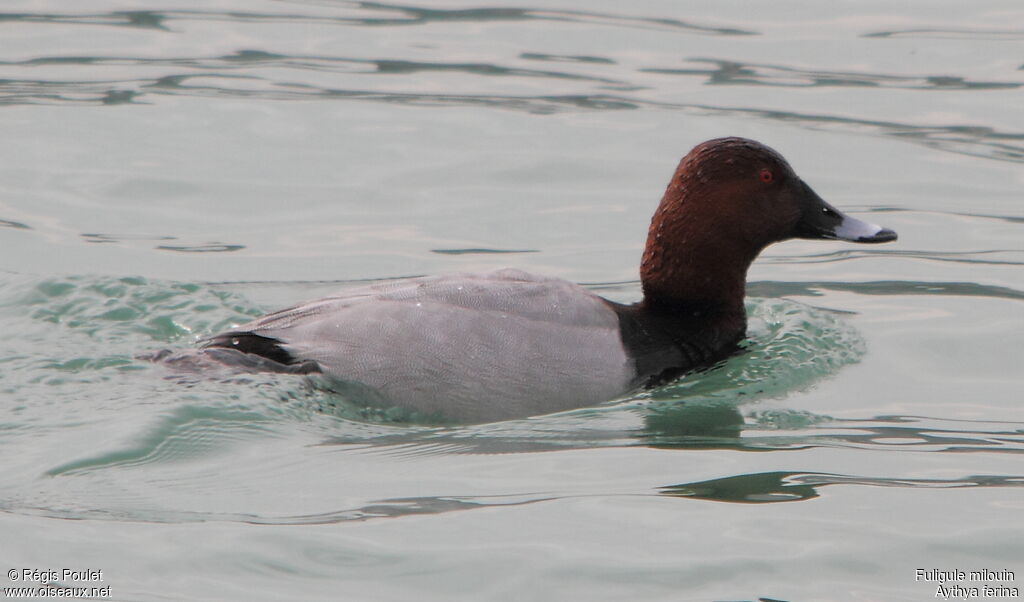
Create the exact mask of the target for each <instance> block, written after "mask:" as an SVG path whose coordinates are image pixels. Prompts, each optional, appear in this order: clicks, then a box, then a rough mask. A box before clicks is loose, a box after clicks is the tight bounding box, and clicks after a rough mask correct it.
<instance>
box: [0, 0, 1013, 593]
mask: <svg viewBox="0 0 1024 602" xmlns="http://www.w3.org/2000/svg"><path fill="white" fill-rule="evenodd" d="M1022 86H1024V7H1022V6H1021V5H1020V4H1019V3H1018V2H1015V1H1011V0H1007V1H997V0H986V1H982V2H974V3H962V2H920V3H904V4H902V5H897V6H893V5H892V3H885V2H863V3H813V2H789V3H765V4H756V5H752V4H749V3H741V2H720V3H706V4H703V3H690V2H667V1H655V0H650V1H643V2H638V3H629V4H625V3H614V2H581V1H579V0H566V1H564V2H558V3H551V2H548V3H542V4H534V5H521V4H509V3H506V2H497V1H494V2H492V1H489V0H476V1H475V2H469V3H467V2H465V1H453V2H445V3H439V2H420V3H417V4H387V3H373V2H343V1H338V2H334V1H327V0H325V1H269V0H262V1H256V2H241V1H240V0H219V1H215V2H199V1H190V0H169V1H168V2H165V3H157V2H145V3H132V2H112V1H111V2H108V1H106V0H98V1H93V2H88V3H84V2H71V1H69V0H65V1H28V0H9V1H8V2H5V3H4V4H3V5H2V6H0V132H2V135H0V249H2V251H3V252H2V254H0V328H2V329H3V332H4V333H5V337H4V340H5V341H6V345H5V346H4V350H3V351H2V352H0V458H2V460H0V568H3V569H5V571H10V570H12V569H14V570H15V571H16V573H15V574H14V576H15V577H17V579H15V580H11V579H10V577H11V574H8V576H7V579H8V581H4V582H2V583H0V586H2V587H14V586H38V585H44V584H45V583H38V582H31V581H26V579H25V576H24V574H23V573H21V571H22V570H24V569H30V570H31V569H38V570H57V571H60V570H61V569H64V568H70V569H85V568H92V569H101V570H102V571H103V573H102V581H101V582H96V583H86V582H77V581H72V582H68V581H67V580H64V581H61V580H59V579H58V580H56V581H55V582H54V583H55V584H57V585H73V586H81V585H100V586H109V590H108V592H107V594H108V595H107V597H106V598H105V599H114V600H147V601H160V600H179V599H201V600H280V599H305V600H407V599H420V600H582V599H587V600H613V599H614V600H620V599H645V600H759V599H765V600H790V601H795V600H883V601H889V600H925V599H929V600H930V599H935V598H936V596H937V594H941V590H938V589H937V588H939V587H940V586H943V587H947V588H949V587H951V586H957V587H961V588H965V589H968V591H969V588H972V587H976V588H979V590H978V596H977V597H985V590H983V589H981V588H983V587H990V588H999V587H1002V588H1004V589H1005V591H1004V590H995V589H993V591H1000V592H1003V595H1002V596H1001V599H1013V597H1012V594H1010V593H1006V592H1009V591H1011V590H1012V588H1017V591H1018V592H1019V591H1020V590H1021V589H1022V588H1024V560H1022V559H1024V543H1022V541H1024V538H1022V536H1024V522H1022V519H1021V515H1022V511H1024V495H1022V493H1024V490H1022V489H1021V487H1022V486H1024V464H1022V460H1021V458H1022V456H1021V454H1022V453H1024V409H1022V404H1021V401H1022V391H1024V387H1022V385H1024V370H1022V360H1021V358H1022V357H1024V354H1022V351H1024V349H1022V343H1021V341H1022V340H1024V319H1022V318H1024V314H1022V301H1024V280H1022V270H1021V263H1022V261H1024V245H1022V231H1021V225H1022V224H1024V212H1022V210H1021V207H1022V204H1021V201H1022V193H1021V190H1022V189H1024V169H1022V167H1024V119H1022V113H1021V106H1024V103H1022V100H1024V97H1022V95H1021V88H1022ZM723 135H741V136H747V137H751V138H755V139H758V140H761V141H763V142H765V143H766V144H768V145H770V146H772V147H774V148H776V149H777V150H779V151H780V152H782V153H783V154H784V155H785V156H786V157H787V158H788V159H789V160H790V162H791V163H792V164H793V165H794V167H795V168H796V170H797V172H798V173H800V174H801V175H802V176H803V177H804V178H805V179H806V180H807V181H808V182H809V183H810V184H811V185H812V186H813V187H814V188H815V190H816V191H817V192H819V193H820V194H821V195H822V196H823V197H824V198H826V199H827V200H829V201H830V202H831V203H833V204H834V205H836V206H838V207H841V208H843V209H844V210H848V211H849V212H850V213H852V214H854V215H856V216H858V217H862V218H865V219H868V220H869V221H873V222H877V223H881V224H884V225H886V226H888V227H891V228H893V229H895V230H896V231H898V232H899V234H900V239H899V241H898V242H896V243H893V244H889V245H883V246H871V247H864V246H857V245H849V244H844V243H837V242H822V241H791V242H787V243H783V244H780V245H777V246H774V247H772V248H770V249H769V250H768V251H767V252H766V253H765V254H764V255H763V256H762V257H761V259H760V260H759V261H758V262H757V263H756V264H755V265H754V267H753V268H752V269H751V272H750V281H751V284H750V287H749V290H748V295H749V296H750V298H749V300H748V304H747V308H748V312H749V315H750V322H751V327H750V339H749V341H748V343H747V349H746V353H744V354H743V355H740V356H737V357H735V358H732V359H730V360H729V361H727V362H725V363H723V364H722V365H720V366H717V367H716V368H714V369H712V370H710V371H707V372H704V373H700V374H694V375H689V376H687V377H685V378H683V379H682V380H680V381H678V382H675V383H672V384H670V385H668V386H666V387H663V388H661V389H658V390H654V391H650V392H645V393H640V394H636V395H633V396H630V397H627V398H624V399H621V400H617V401H614V402H612V403H609V404H604V405H601V406H599V407H596V408H591V409H584V410H579V411H575V412H568V413H563V414H558V415H551V416H541V417H531V418H524V419H522V420H514V421H507V422H501V423H492V424H483V425H469V426H460V425H447V426H436V425H428V424H420V423H415V422H413V423H410V422H408V420H407V418H408V417H403V416H399V415H395V414H394V413H389V412H385V411H375V410H368V409H366V408H363V407H361V406H359V405H358V404H354V403H352V402H351V400H348V399H344V398H341V397H339V396H338V395H337V394H335V393H332V392H330V391H328V390H326V389H325V388H324V387H322V386H321V385H322V383H319V382H318V381H317V380H315V379H312V380H311V379H307V378H305V377H298V376H286V375H254V376H249V377H245V378H243V379H237V380H234V381H228V382H224V381H221V380H207V379H199V378H188V377H184V376H182V375H175V374H172V373H169V372H168V371H167V370H166V369H164V368H162V367H161V366H158V365H153V364H151V363H149V362H146V361H143V360H140V359H137V356H138V355H139V354H143V353H147V352H153V351H157V350H160V349H165V348H171V349H175V348H187V347H189V346H191V345H193V344H194V343H195V341H196V340H197V339H199V338H201V337H202V336H204V335H208V334H211V333H213V332H216V331H218V330H219V329H223V328H225V327H226V326H228V325H230V324H236V323H240V322H242V321H245V320H247V319H250V318H251V317H252V316H257V315H260V314H261V313H262V312H265V311H268V310H272V309H275V308H279V307H282V306H284V305H287V304H290V303H293V302H296V301H300V300H304V299H309V298H313V297H316V296H318V295H322V294H327V293H331V292H334V291H337V290H339V289H345V288H348V287H354V286H359V285H363V284H365V283H366V282H373V281H378V280H383V279H388V278H397V277H405V276H415V275H422V274H435V273H444V272H453V271H483V270H489V269H495V268H500V267H506V266H513V267H518V268H522V269H527V270H530V271H535V272H538V273H543V274H548V275H553V276H558V277H563V278H566V279H569V280H573V281H577V282H581V283H584V284H586V285H588V286H590V287H591V288H593V289H594V290H595V291H597V292H598V293H599V294H602V295H605V296H607V297H609V298H611V299H614V300H616V301H621V302H629V301H633V300H636V299H637V298H638V297H639V295H640V285H639V282H638V280H637V266H638V264H639V258H640V252H641V249H642V245H643V243H644V240H645V236H646V227H647V223H648V221H649V219H650V215H651V213H652V212H653V210H654V207H655V206H656V204H657V201H658V199H659V198H660V195H661V193H662V191H663V189H664V186H665V183H666V182H667V179H668V177H669V175H670V174H671V172H672V170H673V169H674V167H675V164H676V162H677V161H678V159H679V157H680V156H682V155H683V154H684V153H685V152H686V151H687V150H689V148H690V147H692V146H693V145H694V144H696V143H698V142H700V141H702V140H705V139H708V138H712V137H717V136H723ZM981 569H988V570H992V571H1013V572H1014V575H1013V576H1012V577H1007V576H1006V575H1005V573H1004V574H1002V576H1000V577H998V578H993V579H988V580H980V581H979V580H973V581H972V580H971V579H970V578H969V577H965V578H963V579H952V580H951V579H946V580H945V583H940V582H939V580H938V579H936V578H935V577H934V573H931V574H929V573H927V571H935V570H942V571H958V570H961V571H965V572H968V573H969V571H972V570H974V571H977V570H981ZM919 571H925V573H923V574H922V573H920V572H919ZM922 575H923V576H922ZM0 581H2V580H0ZM4 592H5V595H8V592H9V590H4ZM947 593H949V590H947ZM939 597H940V598H941V597H942V596H941V595H939ZM1017 597H1018V598H1019V597H1020V596H1019V594H1018V596H1017ZM988 598H989V599H996V598H999V596H996V595H994V594H993V595H989V596H988Z"/></svg>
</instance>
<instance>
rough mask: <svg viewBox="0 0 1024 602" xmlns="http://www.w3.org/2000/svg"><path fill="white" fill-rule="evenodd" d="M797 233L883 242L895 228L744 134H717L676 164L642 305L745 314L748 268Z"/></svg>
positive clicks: (657, 217) (651, 247)
mask: <svg viewBox="0 0 1024 602" xmlns="http://www.w3.org/2000/svg"><path fill="white" fill-rule="evenodd" d="M792 238H807V239H813V238H819V239H831V240H845V241H850V242H857V243H881V242H888V241H892V240H896V233H895V232H893V231H892V230H889V229H888V228H883V227H881V226H877V225H875V224H871V223H868V222H865V221H862V220H859V219H856V218H853V217H850V216H849V215H846V214H844V213H843V212H841V211H839V210H838V209H836V208H835V207H833V206H832V205H830V204H828V203H826V202H825V201H824V200H823V199H822V198H821V197H820V196H818V195H817V194H816V193H815V192H814V190H812V189H811V187H810V186H808V185H807V184H806V183H805V182H804V181H803V180H802V179H800V177H799V176H797V175H796V173H795V172H794V171H793V168H792V167H790V165H789V163H788V162H787V161H786V160H785V159H784V158H783V157H782V155H780V154H779V153H777V152H775V151H774V150H772V149H770V148H768V147H767V146H765V145H763V144H761V143H759V142H755V141H753V140H748V139H745V138H718V139H715V140H709V141H707V142H704V143H701V144H699V145H697V146H696V147H694V149H693V150H691V151H690V152H689V153H688V154H687V155H686V156H685V157H683V159H682V160H681V161H680V162H679V167H678V168H677V169H676V172H675V174H673V176H672V180H671V182H669V185H668V188H667V189H666V190H665V195H664V196H663V197H662V199H661V204H660V205H659V206H658V209H657V211H656V212H655V214H654V217H653V219H652V220H651V226H650V230H649V232H648V237H647V246H646V248H645V250H644V255H643V261H642V263H641V267H640V276H641V282H642V283H643V289H644V304H645V305H647V306H650V307H659V306H663V307H673V308H678V307H683V308H695V309H699V310H700V311H716V310H719V311H729V312H734V313H735V312H740V313H742V312H743V296H744V289H745V284H746V274H747V269H748V268H749V267H750V264H751V263H752V262H753V261H754V259H755V258H756V257H757V255H758V254H759V253H760V252H761V251H762V250H763V249H764V248H765V247H767V246H768V245H770V244H772V243H775V242H779V241H783V240H788V239H792Z"/></svg>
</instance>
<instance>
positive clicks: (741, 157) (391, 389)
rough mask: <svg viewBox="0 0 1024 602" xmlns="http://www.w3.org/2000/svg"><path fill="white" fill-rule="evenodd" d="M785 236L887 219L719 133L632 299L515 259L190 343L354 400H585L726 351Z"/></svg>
mask: <svg viewBox="0 0 1024 602" xmlns="http://www.w3.org/2000/svg"><path fill="white" fill-rule="evenodd" d="M791 238H822V239H835V240H846V241H851V242H860V243H880V242H888V241H892V240H895V239H896V233H895V232H893V231H892V230H889V229H886V228H882V227H881V226H877V225H874V224H870V223H867V222H864V221H861V220H858V219H855V218H852V217H850V216H848V215H845V214H843V213H841V212H840V211H839V210H837V209H835V208H834V207H832V206H831V205H829V204H828V203H826V202H825V201H824V200H822V199H821V197H819V196H818V195H817V194H815V192H814V191H813V190H811V188H810V187H809V186H808V185H807V184H805V183H804V181H803V180H801V179H800V178H799V177H798V176H797V175H796V173H794V171H793V169H792V168H791V167H790V166H789V163H787V162H786V160H785V159H784V158H783V157H782V156H781V155H780V154H779V153H777V152H775V151H774V150H772V149H770V148H768V147H767V146H764V145H763V144H760V143H758V142H755V141H753V140H747V139H743V138H719V139H715V140H709V141H707V142H704V143H702V144H699V145H697V146H696V147H695V148H694V149H693V150H691V151H690V152H689V153H688V154H687V155H686V156H685V157H683V159H682V160H681V161H680V163H679V166H678V168H677V169H676V171H675V173H674V174H673V176H672V180H671V181H670V182H669V184H668V189H667V190H666V191H665V195H664V196H663V197H662V199H661V204H660V205H659V206H658V209H657V210H656V211H655V212H654V217H653V219H652V220H651V225H650V230H649V232H648V236H647V246H646V248H645V249H644V253H643V260H642V262H641V264H640V281H641V284H642V286H643V299H641V300H640V301H638V302H637V303H634V304H632V305H623V304H619V303H614V302H612V301H608V300H607V299H603V298H602V297H599V296H598V295H595V294H594V293H592V292H590V291H588V290H587V289H585V288H583V287H581V286H579V285H577V284H573V283H572V282H567V281H565V280H560V279H557V278H548V277H543V276H537V275H533V274H528V273H525V272H522V271H518V270H512V269H505V270H500V271H497V272H493V273H487V274H454V275H449V276H436V277H427V278H414V279H408V280H401V281H393V282H384V283H380V284H375V285H372V286H368V287H365V288H360V289H358V290H350V291H345V292H343V293H340V294H338V295H334V296H330V297H325V298H323V299H319V300H316V301H311V302H308V303H303V304H300V305H296V306H295V307H291V308H289V309H284V310H282V311H278V312H275V313H271V314H268V315H266V316H264V317H262V318H259V319H257V320H254V321H252V322H249V323H248V324H243V325H241V326H239V327H237V328H234V329H232V330H230V331H227V332H224V333H221V334H218V335H215V336H213V337H210V338H209V339H206V340H205V341H203V342H202V349H201V351H199V353H201V354H203V355H205V356H207V357H208V359H211V360H216V361H217V362H218V363H221V364H228V365H231V366H233V367H239V368H242V369H250V370H273V371H279V372H293V373H316V372H319V373H323V374H324V375H325V376H328V377H331V378H332V379H336V380H337V381H338V382H339V383H344V384H345V390H347V391H349V392H352V391H355V392H356V393H355V395H356V396H357V397H359V399H358V400H357V401H360V402H367V403H369V404H376V405H384V406H397V407H402V408H406V409H409V410H412V411H416V412H420V413H422V414H425V415H434V416H440V417H444V418H446V419H450V420H457V421H463V422H487V421H495V420H503V419H509V418H519V417H526V416H532V415H537V414H547V413H552V412H558V411H562V410H569V409H573V408H580V407H585V406H591V405H596V404H598V403H600V402H603V401H607V400H611V399H614V398H617V397H621V396H623V395H625V394H627V393H629V392H631V391H634V390H637V389H640V388H643V387H652V386H656V385H658V384H659V383H663V382H665V381H666V380H667V379H671V378H673V377H675V376H678V375H680V374H682V373H685V372H686V371H689V370H693V369H695V368H700V367H705V366H708V365H710V364H712V363H714V362H716V361H718V360H721V359H722V358H724V357H726V356H728V355H729V354H731V353H734V352H735V351H736V350H737V349H738V347H737V345H738V344H739V343H740V342H741V341H742V339H743V337H744V335H745V332H746V313H745V311H744V303H743V297H744V289H745V284H746V275H747V269H748V268H749V267H750V264H751V262H753V261H754V259H755V258H756V257H757V255H758V253H760V252H761V250H762V249H764V248H765V247H767V246H768V245H770V244H772V243H774V242H779V241H783V240H787V239H791Z"/></svg>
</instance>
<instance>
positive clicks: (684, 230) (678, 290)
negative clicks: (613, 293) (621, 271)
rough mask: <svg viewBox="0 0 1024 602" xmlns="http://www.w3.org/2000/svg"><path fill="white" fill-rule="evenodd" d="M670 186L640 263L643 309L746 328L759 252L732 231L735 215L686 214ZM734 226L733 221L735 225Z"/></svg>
mask: <svg viewBox="0 0 1024 602" xmlns="http://www.w3.org/2000/svg"><path fill="white" fill-rule="evenodd" d="M678 185H679V184H678V183H673V184H672V185H670V186H669V189H668V190H667V191H666V193H665V198H663V199H662V202H661V206H660V207H659V208H658V210H657V212H655V214H654V219H652V220H651V227H650V231H649V232H648V237H647V246H646V248H645V250H644V256H643V260H642V262H641V264H640V281H641V283H642V285H643V291H644V300H643V306H644V307H645V308H647V309H650V310H656V311H659V312H671V313H674V314H677V315H679V316H680V317H683V315H685V314H689V315H693V316H694V317H696V318H699V319H701V320H704V321H711V322H713V321H715V320H720V321H721V323H722V324H724V325H729V326H728V327H730V328H738V329H739V331H740V333H741V334H742V332H743V331H744V330H745V328H746V312H745V311H744V307H743V298H744V294H745V292H746V280H747V270H748V268H749V267H750V264H751V263H752V262H753V261H754V258H755V257H757V254H758V252H760V250H761V248H760V247H759V246H757V245H756V244H753V243H752V241H751V240H750V239H749V238H748V237H746V236H743V235H742V231H741V230H739V229H737V228H735V227H730V226H731V224H730V222H731V221H732V220H735V219H737V216H730V215H726V214H721V213H718V214H716V213H714V212H706V211H704V212H702V214H700V215H697V214H696V213H695V211H692V210H691V211H688V209H692V208H690V207H685V206H683V207H680V206H678V204H679V203H684V202H685V201H683V200H682V199H683V198H684V195H682V194H681V191H679V190H674V187H675V186H678ZM733 223H734V222H733Z"/></svg>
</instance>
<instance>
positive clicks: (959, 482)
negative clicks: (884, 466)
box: [662, 472, 1024, 504]
mask: <svg viewBox="0 0 1024 602" xmlns="http://www.w3.org/2000/svg"><path fill="white" fill-rule="evenodd" d="M827 485H862V486H868V487H914V488H916V487H924V488H950V487H1024V476H1019V477H1007V476H987V475H980V476H969V477H963V478H959V479H884V478H866V477H855V476H849V475H838V474H820V473H797V472H764V473H759V474H745V475H738V476H735V477H726V478H723V479H712V480H710V481H700V482H697V483H683V484H680V485H670V486H668V487H665V488H663V489H662V493H663V494H665V495H671V496H678V497H686V498H693V499H701V500H710V501H716V502H739V503H746V504H765V503H774V502H798V501H801V500H810V499H814V498H816V497H818V496H820V495H821V489H822V488H823V487H825V486H827Z"/></svg>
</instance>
